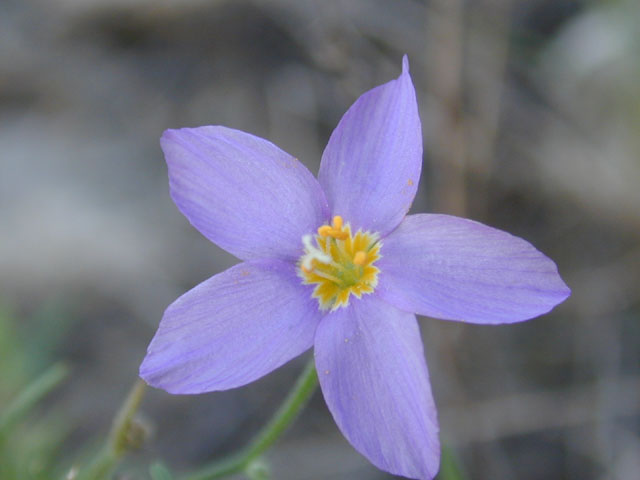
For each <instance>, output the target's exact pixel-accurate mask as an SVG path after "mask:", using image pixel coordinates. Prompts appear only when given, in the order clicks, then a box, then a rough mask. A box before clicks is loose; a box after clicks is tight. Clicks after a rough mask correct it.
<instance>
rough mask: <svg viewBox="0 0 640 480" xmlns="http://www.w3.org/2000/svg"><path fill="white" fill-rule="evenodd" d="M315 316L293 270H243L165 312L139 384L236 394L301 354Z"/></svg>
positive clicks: (255, 266)
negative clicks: (141, 382) (145, 382)
mask: <svg viewBox="0 0 640 480" xmlns="http://www.w3.org/2000/svg"><path fill="white" fill-rule="evenodd" d="M321 316H322V315H321V314H320V313H319V311H318V305H317V301H316V300H315V299H312V298H311V291H310V290H309V287H307V286H303V285H301V284H300V279H299V278H298V277H297V276H296V273H295V267H294V266H293V265H291V264H288V263H285V262H281V261H278V260H266V261H251V262H245V263H241V264H239V265H236V266H234V267H232V268H230V269H229V270H226V271H224V272H222V273H220V274H218V275H215V276H214V277H212V278H210V279H209V280H206V281H205V282H203V283H201V284H200V285H198V286H196V287H195V288H194V289H192V290H190V291H189V292H187V293H185V294H184V295H183V296H181V297H180V298H178V300H176V301H175V302H174V303H172V304H171V305H170V306H169V308H167V310H166V312H165V314H164V317H163V318H162V321H161V322H160V327H159V328H158V331H157V333H156V335H155V337H154V338H153V340H152V341H151V344H150V345H149V349H148V351H147V356H146V357H145V359H144V361H143V362H142V365H141V366H140V376H141V377H142V378H143V379H145V380H146V381H147V383H149V384H150V385H152V386H154V387H159V388H162V389H164V390H166V391H168V392H170V393H202V392H210V391H213V390H226V389H229V388H234V387H239V386H241V385H245V384H247V383H250V382H252V381H254V380H256V379H258V378H260V377H262V376H263V375H266V374H267V373H269V372H271V371H272V370H274V369H276V368H277V367H279V366H280V365H282V364H283V363H285V362H287V361H289V360H290V359H292V358H294V357H296V356H297V355H299V354H301V353H302V352H304V351H305V350H307V349H308V348H309V347H310V346H311V345H312V344H313V335H314V331H315V329H316V326H317V324H318V322H319V321H320V318H321Z"/></svg>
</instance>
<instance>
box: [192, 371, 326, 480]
mask: <svg viewBox="0 0 640 480" xmlns="http://www.w3.org/2000/svg"><path fill="white" fill-rule="evenodd" d="M317 386H318V375H317V373H316V367H315V364H314V362H313V359H312V360H311V361H310V362H309V363H308V364H307V366H306V367H305V369H304V371H303V372H302V374H301V375H300V377H299V378H298V380H297V381H296V383H295V385H294V386H293V388H292V389H291V391H290V392H289V395H288V396H287V398H286V399H285V401H284V403H283V404H282V405H281V406H280V408H279V409H278V411H277V412H276V413H275V414H274V416H273V417H272V418H271V420H270V421H269V423H267V424H266V425H265V426H264V427H263V428H262V430H260V432H258V434H257V435H256V436H255V437H254V439H253V440H252V441H251V443H249V445H247V446H246V447H245V448H244V449H242V450H240V451H239V452H238V453H236V454H232V455H231V456H229V457H227V458H225V459H223V460H220V461H217V462H215V463H213V464H211V465H208V466H205V467H204V468H202V469H201V470H199V471H198V472H195V473H193V474H191V475H188V476H187V477H186V478H185V480H211V479H215V478H222V477H226V476H227V475H231V474H232V473H238V472H243V471H245V470H246V469H247V467H249V465H251V463H252V462H254V461H255V460H256V459H257V458H258V457H259V456H260V455H261V454H262V453H263V452H265V451H266V450H267V449H268V448H269V447H270V446H271V445H273V443H274V442H275V441H276V440H277V439H278V438H279V437H280V435H282V433H283V432H284V431H285V430H286V429H287V427H288V426H289V425H290V424H291V423H292V422H293V421H294V420H295V418H296V417H297V416H298V414H299V413H300V411H301V410H302V409H303V408H304V406H305V405H306V403H307V401H308V400H309V398H311V395H312V394H313V392H315V390H316V387H317Z"/></svg>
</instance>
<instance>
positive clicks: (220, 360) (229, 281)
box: [140, 56, 570, 479]
mask: <svg viewBox="0 0 640 480" xmlns="http://www.w3.org/2000/svg"><path fill="white" fill-rule="evenodd" d="M161 145H162V149H163V151H164V154H165V156H166V159H167V164H168V166H169V180H170V188H171V195H172V198H173V200H174V202H175V203H176V205H177V206H178V208H179V209H180V211H181V212H182V213H183V214H184V215H185V216H186V217H187V218H188V219H189V221H190V222H191V224H192V225H193V226H194V227H196V228H197V229H198V230H199V231H200V232H201V233H202V234H203V235H205V236H206V237H207V238H208V239H209V240H211V241H212V242H214V243H216V244H217V245H219V246H220V247H222V248H224V249H225V250H227V251H228V252H230V253H232V254H233V255H235V256H237V257H238V258H240V259H241V260H242V263H240V264H238V265H236V266H234V267H232V268H230V269H229V270H227V271H225V272H222V273H220V274H218V275H215V276H213V277H211V278H210V279H208V280H206V281H204V282H203V283H201V284H200V285H198V286H196V287H195V288H193V289H192V290H190V291H189V292H187V293H185V294H184V295H183V296H181V297H180V298H179V299H178V300H176V301H175V302H174V303H173V304H171V305H170V306H169V308H167V310H166V312H165V314H164V317H163V318H162V321H161V323H160V327H159V328H158V331H157V333H156V335H155V337H154V338H153V340H152V342H151V344H150V345H149V349H148V353H147V356H146V358H145V359H144V361H143V363H142V366H141V367H140V375H141V377H142V378H144V379H145V380H146V381H147V382H148V383H149V384H151V385H153V386H155V387H159V388H163V389H165V390H167V391H168V392H171V393H183V394H185V393H202V392H210V391H214V390H226V389H229V388H234V387H239V386H241V385H245V384H247V383H249V382H252V381H254V380H256V379H258V378H260V377H262V376H263V375H266V374H267V373H269V372H271V371H272V370H274V369H275V368H277V367H279V366H280V365H282V364H283V363H285V362H287V361H289V360H291V359H292V358H294V357H296V356H298V355H300V354H301V353H303V352H304V351H306V350H308V349H309V348H310V347H312V346H313V347H314V352H315V362H316V368H317V371H318V376H319V380H320V386H321V388H322V392H323V394H324V398H325V400H326V402H327V405H328V406H329V409H330V410H331V413H332V414H333V417H334V419H335V421H336V423H337V424H338V427H339V428H340V430H341V431H342V433H343V434H344V435H345V437H346V438H347V439H348V440H349V442H351V444H352V445H353V446H354V447H355V448H356V449H357V450H358V451H359V452H360V453H362V454H363V455H364V456H365V457H367V458H368V459H369V460H370V461H371V462H372V463H373V464H374V465H375V466H377V467H378V468H380V469H382V470H386V471H388V472H391V473H393V474H397V475H404V476H407V477H411V478H421V479H425V478H432V477H433V476H435V474H436V473H437V471H438V465H439V458H440V447H439V441H438V422H437V417H436V408H435V404H434V401H433V397H432V394H431V387H430V385H429V375H428V372H427V365H426V363H425V358H424V352H423V347H422V341H421V338H420V332H419V330H418V324H417V322H416V317H415V314H414V313H417V314H419V315H426V316H429V317H436V318H441V319H447V320H460V321H465V322H470V323H484V324H498V323H512V322H518V321H522V320H527V319H529V318H533V317H535V316H537V315H541V314H543V313H546V312H548V311H549V310H551V309H552V308H553V307H554V306H555V305H557V304H558V303H560V302H562V301H563V300H564V299H566V298H567V297H568V296H569V294H570V291H569V289H568V287H567V286H566V285H565V284H564V282H563V281H562V279H561V278H560V276H559V275H558V271H557V268H556V266H555V264H554V263H553V261H551V260H550V259H549V258H547V257H546V256H544V255H543V254H542V253H540V252H539V251H538V250H536V249H535V248H534V247H533V246H532V245H531V244H529V243H528V242H526V241H524V240H522V239H520V238H517V237H514V236H512V235H510V234H508V233H505V232H502V231H500V230H496V229H494V228H491V227H487V226H485V225H482V224H480V223H477V222H474V221H472V220H465V219H462V218H457V217H452V216H448V215H436V214H417V215H409V216H406V213H407V211H408V210H409V207H410V206H411V203H412V201H413V198H414V196H415V193H416V189H417V186H418V180H419V177H420V169H421V165H422V133H421V125H420V118H419V116H418V107H417V103H416V96H415V90H414V87H413V84H412V82H411V77H410V76H409V66H408V61H407V58H406V56H405V58H404V59H403V69H402V74H401V75H400V77H398V78H397V79H396V80H392V81H391V82H389V83H386V84H384V85H381V86H379V87H377V88H374V89H373V90H371V91H369V92H367V93H365V94H364V95H362V96H361V97H360V98H359V99H358V100H357V101H356V103H355V104H354V105H353V106H352V107H351V108H350V109H349V110H348V111H347V113H346V114H345V115H344V117H343V118H342V120H341V121H340V123H339V124H338V126H337V127H336V129H335V130H334V132H333V134H332V135H331V138H330V139H329V144H328V145H327V147H326V149H325V151H324V154H323V155H322V163H321V165H320V172H319V174H318V180H316V179H315V178H314V177H313V175H312V174H311V173H310V172H309V171H308V170H307V169H306V168H305V167H304V165H302V164H301V163H299V162H298V160H297V159H295V158H293V157H292V156H290V155H288V154H287V153H285V152H283V151H282V150H280V149H279V148H278V147H276V146H275V145H273V144H272V143H270V142H268V141H266V140H263V139H261V138H258V137H255V136H253V135H250V134H248V133H244V132H240V131H238V130H232V129H229V128H225V127H219V126H209V127H200V128H185V129H180V130H168V131H166V132H165V133H164V135H163V136H162V140H161Z"/></svg>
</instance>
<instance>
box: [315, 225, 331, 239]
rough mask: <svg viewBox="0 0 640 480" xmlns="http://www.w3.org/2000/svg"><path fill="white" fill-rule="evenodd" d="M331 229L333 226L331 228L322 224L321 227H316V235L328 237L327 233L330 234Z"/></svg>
mask: <svg viewBox="0 0 640 480" xmlns="http://www.w3.org/2000/svg"><path fill="white" fill-rule="evenodd" d="M332 230H333V228H331V227H330V226H329V225H322V226H321V227H318V235H320V236H321V237H328V236H329V235H331V231H332Z"/></svg>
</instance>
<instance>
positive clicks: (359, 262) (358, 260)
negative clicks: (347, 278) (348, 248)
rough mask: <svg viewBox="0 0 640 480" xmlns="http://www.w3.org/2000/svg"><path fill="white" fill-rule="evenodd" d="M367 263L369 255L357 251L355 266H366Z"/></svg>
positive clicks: (354, 260)
mask: <svg viewBox="0 0 640 480" xmlns="http://www.w3.org/2000/svg"><path fill="white" fill-rule="evenodd" d="M366 261H367V254H366V253H365V252H363V251H362V250H359V251H357V252H356V254H355V255H354V256H353V263H354V265H364V262H366Z"/></svg>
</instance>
